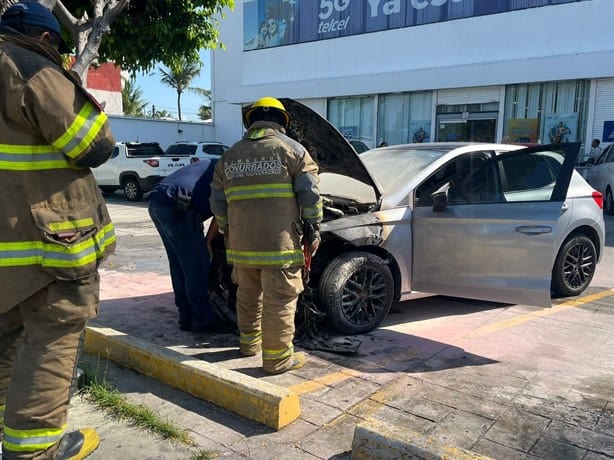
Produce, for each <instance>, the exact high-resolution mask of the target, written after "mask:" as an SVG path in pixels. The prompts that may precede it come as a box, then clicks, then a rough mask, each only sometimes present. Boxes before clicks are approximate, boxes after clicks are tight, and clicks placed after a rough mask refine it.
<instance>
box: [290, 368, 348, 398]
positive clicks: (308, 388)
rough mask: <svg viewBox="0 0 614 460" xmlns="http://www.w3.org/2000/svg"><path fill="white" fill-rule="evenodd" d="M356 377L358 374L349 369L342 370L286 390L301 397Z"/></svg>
mask: <svg viewBox="0 0 614 460" xmlns="http://www.w3.org/2000/svg"><path fill="white" fill-rule="evenodd" d="M357 375H360V372H358V371H354V370H351V369H344V370H342V371H339V372H334V373H332V374H328V375H324V376H322V377H318V378H317V379H313V380H308V381H307V382H303V383H297V384H296V385H292V386H290V387H289V388H288V389H289V390H290V391H292V392H294V393H296V394H297V395H302V394H305V393H310V392H312V391H316V390H319V389H321V388H324V387H326V386H328V385H333V384H335V383H339V382H343V381H344V380H347V379H349V378H352V377H356V376H357Z"/></svg>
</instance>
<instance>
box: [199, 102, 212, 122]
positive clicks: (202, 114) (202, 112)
mask: <svg viewBox="0 0 614 460" xmlns="http://www.w3.org/2000/svg"><path fill="white" fill-rule="evenodd" d="M198 118H200V119H201V120H209V119H210V118H211V107H210V106H208V105H201V106H200V107H199V108H198Z"/></svg>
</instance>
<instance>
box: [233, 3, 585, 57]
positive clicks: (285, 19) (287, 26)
mask: <svg viewBox="0 0 614 460" xmlns="http://www.w3.org/2000/svg"><path fill="white" fill-rule="evenodd" d="M581 1H590V0H301V1H299V0H245V1H244V2H243V33H244V35H243V36H244V45H243V48H244V50H246V51H247V50H254V49H261V48H270V47H274V46H281V45H292V44H296V43H304V42H310V41H316V40H326V39H330V38H337V37H346V36H349V35H356V34H362V33H368V32H378V31H382V30H389V29H398V28H401V27H412V26H418V25H422V24H431V23H435V22H443V21H450V20H454V19H463V18H470V17H474V16H484V15H487V14H498V13H506V12H508V11H515V10H523V9H527V8H536V7H543V6H551V5H560V4H563V3H574V2H581Z"/></svg>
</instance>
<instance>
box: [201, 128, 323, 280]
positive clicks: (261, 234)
mask: <svg viewBox="0 0 614 460" xmlns="http://www.w3.org/2000/svg"><path fill="white" fill-rule="evenodd" d="M317 173H318V167H317V165H316V163H315V162H314V161H313V159H312V158H311V156H310V155H309V153H308V152H307V151H306V150H305V148H304V147H303V146H302V145H301V144H299V143H298V142H296V141H294V140H293V139H291V138H290V137H288V136H286V135H285V133H284V130H283V128H281V126H279V125H277V124H275V123H272V122H263V121H260V122H256V123H254V124H253V125H252V126H250V128H249V130H248V131H247V133H246V134H245V136H244V137H243V139H242V140H241V141H239V142H237V143H236V144H235V145H233V146H232V148H231V149H230V150H228V151H227V152H225V153H224V155H223V156H222V158H221V159H220V160H219V161H218V164H217V166H216V169H215V174H214V177H213V182H212V184H211V200H210V201H211V209H212V211H213V213H214V215H215V218H216V219H217V222H218V225H219V226H220V228H221V229H224V230H225V232H227V235H226V255H227V259H228V262H229V263H232V264H236V265H240V266H246V267H253V268H273V267H279V268H287V267H298V266H301V265H303V264H304V259H303V250H302V247H301V241H300V238H301V234H300V232H301V231H302V221H303V220H311V221H313V222H320V221H321V220H322V202H321V199H320V193H319V178H318V174H317Z"/></svg>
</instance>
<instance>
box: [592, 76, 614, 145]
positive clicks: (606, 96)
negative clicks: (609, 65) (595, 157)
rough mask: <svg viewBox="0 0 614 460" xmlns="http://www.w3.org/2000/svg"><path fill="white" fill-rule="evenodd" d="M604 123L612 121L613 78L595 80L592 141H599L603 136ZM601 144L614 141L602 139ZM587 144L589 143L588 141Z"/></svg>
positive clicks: (613, 110) (613, 103) (613, 105)
mask: <svg viewBox="0 0 614 460" xmlns="http://www.w3.org/2000/svg"><path fill="white" fill-rule="evenodd" d="M604 121H614V78H604V79H601V80H597V88H596V90H595V113H594V119H593V136H592V138H593V139H601V136H603V122H604ZM603 142H604V144H609V143H612V142H614V139H604V140H603ZM587 143H590V141H588V142H587Z"/></svg>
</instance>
